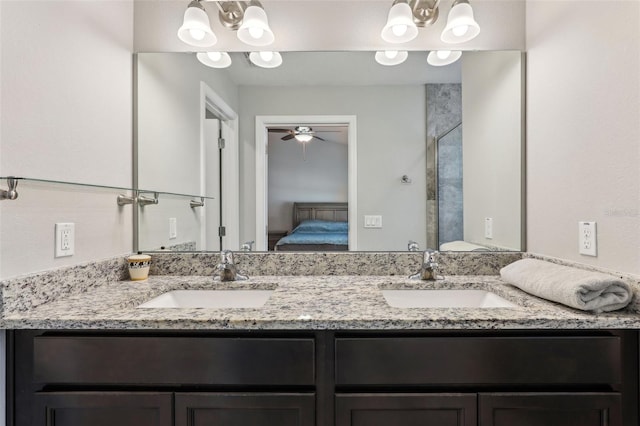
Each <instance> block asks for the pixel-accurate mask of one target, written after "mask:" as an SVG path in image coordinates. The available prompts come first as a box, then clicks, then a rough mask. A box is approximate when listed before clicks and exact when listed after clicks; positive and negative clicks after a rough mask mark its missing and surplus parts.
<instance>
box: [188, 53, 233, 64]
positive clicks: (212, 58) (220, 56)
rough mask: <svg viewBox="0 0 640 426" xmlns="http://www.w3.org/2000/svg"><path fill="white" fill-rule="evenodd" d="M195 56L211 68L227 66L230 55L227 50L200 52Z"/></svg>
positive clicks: (229, 61) (229, 62)
mask: <svg viewBox="0 0 640 426" xmlns="http://www.w3.org/2000/svg"><path fill="white" fill-rule="evenodd" d="M196 58H198V60H199V61H200V62H201V63H202V64H203V65H206V66H208V67H211V68H227V67H228V66H230V65H231V56H229V54H228V53H227V52H200V53H197V54H196Z"/></svg>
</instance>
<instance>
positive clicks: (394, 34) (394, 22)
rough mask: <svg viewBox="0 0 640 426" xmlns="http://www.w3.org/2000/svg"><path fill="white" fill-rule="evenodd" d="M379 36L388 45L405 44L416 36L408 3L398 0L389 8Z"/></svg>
mask: <svg viewBox="0 0 640 426" xmlns="http://www.w3.org/2000/svg"><path fill="white" fill-rule="evenodd" d="M380 36H381V37H382V39H383V40H384V41H386V42H389V43H406V42H408V41H411V40H413V39H414V38H416V37H417V36H418V27H417V26H416V24H415V22H413V12H412V11H411V6H409V4H408V3H406V2H405V1H404V0H400V1H397V2H396V3H394V5H393V6H391V9H390V10H389V15H388V16H387V23H386V24H385V26H384V28H382V32H381V33H380Z"/></svg>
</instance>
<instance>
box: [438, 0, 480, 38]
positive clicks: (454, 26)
mask: <svg viewBox="0 0 640 426" xmlns="http://www.w3.org/2000/svg"><path fill="white" fill-rule="evenodd" d="M478 34H480V25H478V23H477V22H476V20H475V19H474V17H473V8H472V7H471V5H470V4H469V0H456V1H455V2H454V3H453V6H452V7H451V10H450V11H449V15H448V17H447V25H446V26H445V28H444V30H443V31H442V34H441V35H440V39H441V40H442V41H444V42H445V43H464V42H466V41H469V40H472V39H474V38H476V37H477V36H478Z"/></svg>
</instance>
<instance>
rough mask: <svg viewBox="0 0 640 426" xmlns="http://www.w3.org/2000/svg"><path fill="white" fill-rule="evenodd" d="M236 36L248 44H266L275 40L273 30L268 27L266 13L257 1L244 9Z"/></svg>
mask: <svg viewBox="0 0 640 426" xmlns="http://www.w3.org/2000/svg"><path fill="white" fill-rule="evenodd" d="M238 38H239V39H240V41H242V42H243V43H246V44H248V45H250V46H268V45H270V44H271V43H273V41H274V40H275V37H274V35H273V31H271V28H269V22H268V20H267V14H266V12H265V11H264V9H263V8H262V6H260V5H259V3H258V5H256V4H255V2H254V3H252V4H251V5H250V6H249V7H247V9H246V10H245V11H244V17H243V19H242V25H240V28H238Z"/></svg>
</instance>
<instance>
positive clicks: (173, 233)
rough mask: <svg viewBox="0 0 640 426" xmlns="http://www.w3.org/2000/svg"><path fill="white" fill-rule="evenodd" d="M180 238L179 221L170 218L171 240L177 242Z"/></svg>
mask: <svg viewBox="0 0 640 426" xmlns="http://www.w3.org/2000/svg"><path fill="white" fill-rule="evenodd" d="M176 238H178V220H177V219H176V218H175V217H170V218H169V239H170V240H175V239H176Z"/></svg>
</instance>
